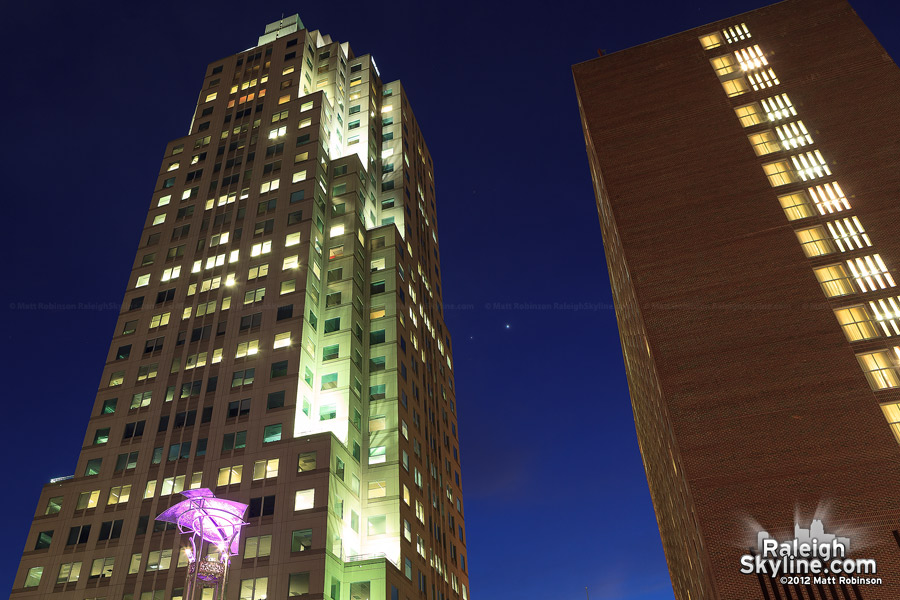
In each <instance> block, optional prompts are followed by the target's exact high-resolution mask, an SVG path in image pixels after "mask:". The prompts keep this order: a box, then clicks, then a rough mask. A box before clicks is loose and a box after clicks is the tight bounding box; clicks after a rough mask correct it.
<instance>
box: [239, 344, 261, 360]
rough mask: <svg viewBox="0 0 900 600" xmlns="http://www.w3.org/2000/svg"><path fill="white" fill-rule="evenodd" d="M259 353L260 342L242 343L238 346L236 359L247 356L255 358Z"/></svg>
mask: <svg viewBox="0 0 900 600" xmlns="http://www.w3.org/2000/svg"><path fill="white" fill-rule="evenodd" d="M257 352H259V340H250V341H249V342H241V343H239V344H238V347H237V352H236V353H235V355H234V357H235V358H243V357H245V356H253V355H254V354H256V353H257Z"/></svg>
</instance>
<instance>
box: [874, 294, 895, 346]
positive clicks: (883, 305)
mask: <svg viewBox="0 0 900 600" xmlns="http://www.w3.org/2000/svg"><path fill="white" fill-rule="evenodd" d="M869 309H870V310H871V311H872V314H874V315H875V319H876V320H877V321H878V324H879V325H881V330H882V331H883V332H884V335H886V336H887V337H891V336H892V335H900V298H894V297H891V298H881V299H879V300H870V301H869ZM888 325H890V327H888Z"/></svg>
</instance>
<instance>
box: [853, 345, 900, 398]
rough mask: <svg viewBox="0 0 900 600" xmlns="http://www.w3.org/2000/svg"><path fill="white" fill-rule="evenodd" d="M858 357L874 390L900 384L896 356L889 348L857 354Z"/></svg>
mask: <svg viewBox="0 0 900 600" xmlns="http://www.w3.org/2000/svg"><path fill="white" fill-rule="evenodd" d="M895 350H896V348H895ZM856 359H857V360H858V361H859V366H860V367H862V370H863V373H865V374H866V379H868V380H869V385H870V386H872V389H873V390H885V389H890V388H895V387H898V386H900V376H898V373H897V366H896V357H895V356H892V355H891V353H890V352H888V351H887V350H879V351H877V352H867V353H865V354H857V355H856Z"/></svg>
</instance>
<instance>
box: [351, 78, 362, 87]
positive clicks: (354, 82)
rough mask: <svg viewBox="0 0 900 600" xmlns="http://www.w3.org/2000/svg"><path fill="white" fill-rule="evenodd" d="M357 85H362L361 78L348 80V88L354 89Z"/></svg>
mask: <svg viewBox="0 0 900 600" xmlns="http://www.w3.org/2000/svg"><path fill="white" fill-rule="evenodd" d="M357 85H362V77H354V78H353V79H351V80H350V87H355V86H357Z"/></svg>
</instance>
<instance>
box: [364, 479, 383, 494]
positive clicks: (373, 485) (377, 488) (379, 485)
mask: <svg viewBox="0 0 900 600" xmlns="http://www.w3.org/2000/svg"><path fill="white" fill-rule="evenodd" d="M368 491H369V495H368V497H369V498H384V497H385V496H387V482H386V481H384V480H380V481H370V482H369V490H368Z"/></svg>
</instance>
